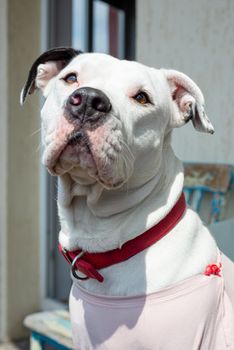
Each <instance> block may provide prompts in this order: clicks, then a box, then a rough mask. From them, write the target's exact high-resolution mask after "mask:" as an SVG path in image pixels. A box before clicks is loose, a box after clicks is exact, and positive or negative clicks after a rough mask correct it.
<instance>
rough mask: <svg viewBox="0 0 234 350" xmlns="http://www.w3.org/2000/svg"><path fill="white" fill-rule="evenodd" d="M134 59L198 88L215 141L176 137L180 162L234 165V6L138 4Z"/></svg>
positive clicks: (211, 0) (208, 1)
mask: <svg viewBox="0 0 234 350" xmlns="http://www.w3.org/2000/svg"><path fill="white" fill-rule="evenodd" d="M136 23H137V59H138V60H139V61H141V62H143V63H145V64H148V65H150V66H154V67H157V68H160V67H164V68H174V69H177V70H181V71H183V72H184V73H186V74H187V75H189V76H190V77H191V78H192V79H193V80H195V81H196V83H197V84H198V85H199V86H200V88H201V90H202V91H203V93H204V96H205V99H206V107H207V108H206V111H207V115H208V116H209V117H210V119H211V121H212V123H213V124H214V126H215V131H216V133H215V134H214V136H210V135H204V134H200V133H197V132H195V130H194V129H193V127H192V124H191V123H190V125H187V126H185V127H183V128H181V129H178V130H176V131H175V132H174V141H173V144H174V146H175V147H174V148H175V150H176V153H177V154H178V155H179V157H180V158H182V159H183V160H189V161H199V160H200V161H205V162H225V163H231V164H234V112H233V111H234V98H233V81H234V49H233V47H234V1H233V0H222V1H220V0H196V1H187V0H178V1H174V0H158V1H155V0H145V1H141V0H138V1H137V21H136Z"/></svg>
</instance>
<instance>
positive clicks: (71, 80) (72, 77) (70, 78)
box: [63, 73, 77, 84]
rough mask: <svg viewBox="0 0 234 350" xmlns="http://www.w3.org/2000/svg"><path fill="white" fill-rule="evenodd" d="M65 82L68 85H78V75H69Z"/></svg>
mask: <svg viewBox="0 0 234 350" xmlns="http://www.w3.org/2000/svg"><path fill="white" fill-rule="evenodd" d="M63 80H64V81H65V82H66V83H67V84H74V83H77V75H76V74H75V73H70V74H68V75H67V76H66V77H65V78H63Z"/></svg>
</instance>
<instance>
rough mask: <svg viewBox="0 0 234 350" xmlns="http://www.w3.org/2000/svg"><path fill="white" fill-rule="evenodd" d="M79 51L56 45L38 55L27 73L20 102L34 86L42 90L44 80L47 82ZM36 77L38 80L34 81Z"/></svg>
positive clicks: (32, 90) (22, 101)
mask: <svg viewBox="0 0 234 350" xmlns="http://www.w3.org/2000/svg"><path fill="white" fill-rule="evenodd" d="M81 53H82V51H78V50H75V49H73V48H71V47H56V48H54V49H51V50H49V51H46V52H44V53H43V54H42V55H40V56H39V57H38V58H37V59H36V61H35V62H34V63H33V65H32V67H31V69H30V71H29V73H28V79H27V81H26V83H25V85H24V87H23V89H22V91H21V95H20V103H21V104H23V103H24V101H25V99H26V97H27V95H30V94H32V93H33V92H34V90H35V89H36V88H40V89H42V90H43V88H44V87H45V81H46V82H48V81H49V80H50V79H51V78H52V77H53V76H55V75H57V74H58V72H59V71H60V70H61V69H63V68H64V67H65V66H66V65H67V64H68V63H69V62H70V61H71V60H72V59H73V58H74V57H75V56H77V55H79V54H81ZM47 63H48V64H47ZM37 78H38V82H36V79H37ZM42 81H43V82H42Z"/></svg>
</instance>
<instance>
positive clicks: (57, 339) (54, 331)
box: [24, 310, 74, 350]
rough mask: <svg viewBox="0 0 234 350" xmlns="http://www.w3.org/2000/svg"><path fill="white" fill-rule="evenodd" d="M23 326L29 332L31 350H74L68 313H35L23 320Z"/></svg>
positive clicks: (62, 311) (63, 311)
mask: <svg viewBox="0 0 234 350" xmlns="http://www.w3.org/2000/svg"><path fill="white" fill-rule="evenodd" d="M24 325H25V326H26V327H27V328H29V329H30V331H31V337H30V349H31V350H45V349H46V347H47V346H50V348H51V347H52V348H54V349H58V350H71V349H74V347H73V344H72V335H71V323H70V317H69V313H68V311H65V310H56V311H44V312H39V313H35V314H32V315H29V316H27V317H26V318H25V320H24Z"/></svg>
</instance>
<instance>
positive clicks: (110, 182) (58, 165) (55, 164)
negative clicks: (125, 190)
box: [46, 145, 128, 190]
mask: <svg viewBox="0 0 234 350" xmlns="http://www.w3.org/2000/svg"><path fill="white" fill-rule="evenodd" d="M103 164H104V166H103ZM107 164H108V166H107ZM46 166H47V169H48V171H49V172H50V173H51V174H52V175H54V176H62V175H64V174H69V175H70V176H71V178H72V179H73V181H75V182H76V183H79V184H81V185H85V186H88V185H93V184H95V183H99V184H100V185H101V186H102V187H103V188H105V189H107V190H112V189H118V188H120V187H122V186H123V185H124V184H125V183H126V182H127V180H128V177H127V176H124V174H119V175H118V174H116V172H115V171H114V169H115V164H114V163H113V164H111V161H110V160H109V162H108V161H107V160H106V159H104V160H100V161H97V159H95V158H94V157H93V155H92V151H91V150H90V149H89V148H88V147H86V146H85V145H84V146H83V147H81V146H80V145H77V146H71V145H67V146H66V147H65V148H64V149H63V151H62V152H61V154H60V155H59V157H58V158H57V159H54V160H53V161H52V162H51V165H50V164H48V163H47V164H46Z"/></svg>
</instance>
